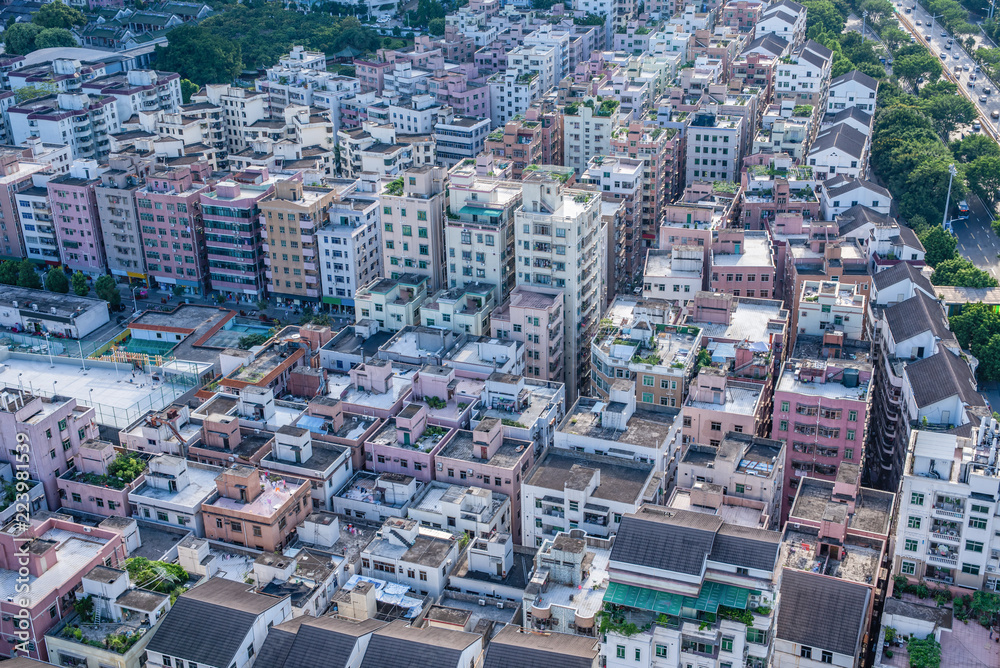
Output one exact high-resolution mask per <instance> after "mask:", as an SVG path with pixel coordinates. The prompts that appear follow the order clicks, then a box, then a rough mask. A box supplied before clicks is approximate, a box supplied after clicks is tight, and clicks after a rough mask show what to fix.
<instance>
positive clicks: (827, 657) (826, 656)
mask: <svg viewBox="0 0 1000 668" xmlns="http://www.w3.org/2000/svg"><path fill="white" fill-rule="evenodd" d="M820 661H821V662H822V663H833V652H828V651H827V650H825V649H824V650H823V654H821V655H820Z"/></svg>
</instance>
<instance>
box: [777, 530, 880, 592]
mask: <svg viewBox="0 0 1000 668" xmlns="http://www.w3.org/2000/svg"><path fill="white" fill-rule="evenodd" d="M844 548H845V549H843V550H842V551H841V553H840V554H841V556H842V557H843V558H842V559H840V560H836V559H831V558H830V557H829V556H828V555H819V554H817V552H818V551H819V538H818V536H817V534H816V533H806V532H803V531H795V530H794V529H791V527H790V525H789V526H786V528H785V535H784V540H782V542H781V553H780V555H779V557H778V561H779V563H780V564H781V565H782V566H783V567H784V568H790V569H795V570H799V571H806V572H809V573H818V574H821V575H827V576H830V577H834V578H840V579H843V580H847V581H850V582H858V583H862V584H867V585H871V584H873V583H874V582H875V578H876V576H877V575H878V568H879V550H876V549H872V548H871V547H869V546H868V545H867V544H866V543H865V542H861V541H856V540H854V539H853V538H851V537H848V539H847V543H846V544H845V545H844Z"/></svg>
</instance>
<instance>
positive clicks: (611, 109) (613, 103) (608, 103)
mask: <svg viewBox="0 0 1000 668" xmlns="http://www.w3.org/2000/svg"><path fill="white" fill-rule="evenodd" d="M620 105H621V103H620V102H619V101H618V100H602V101H601V105H600V106H599V107H598V108H597V110H596V111H594V115H595V116H610V115H611V114H613V113H615V111H616V110H617V109H618V107H619V106H620Z"/></svg>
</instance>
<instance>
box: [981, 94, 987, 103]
mask: <svg viewBox="0 0 1000 668" xmlns="http://www.w3.org/2000/svg"><path fill="white" fill-rule="evenodd" d="M988 99H989V98H988V97H986V96H985V95H980V96H979V101H980V102H985V101H986V100H988Z"/></svg>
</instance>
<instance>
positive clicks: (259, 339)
mask: <svg viewBox="0 0 1000 668" xmlns="http://www.w3.org/2000/svg"><path fill="white" fill-rule="evenodd" d="M265 343H267V335H265V334H247V335H246V336H241V337H240V338H239V341H237V343H236V346H237V347H238V348H239V349H240V350H250V349H251V348H253V347H254V346H259V345H263V344H265Z"/></svg>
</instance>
